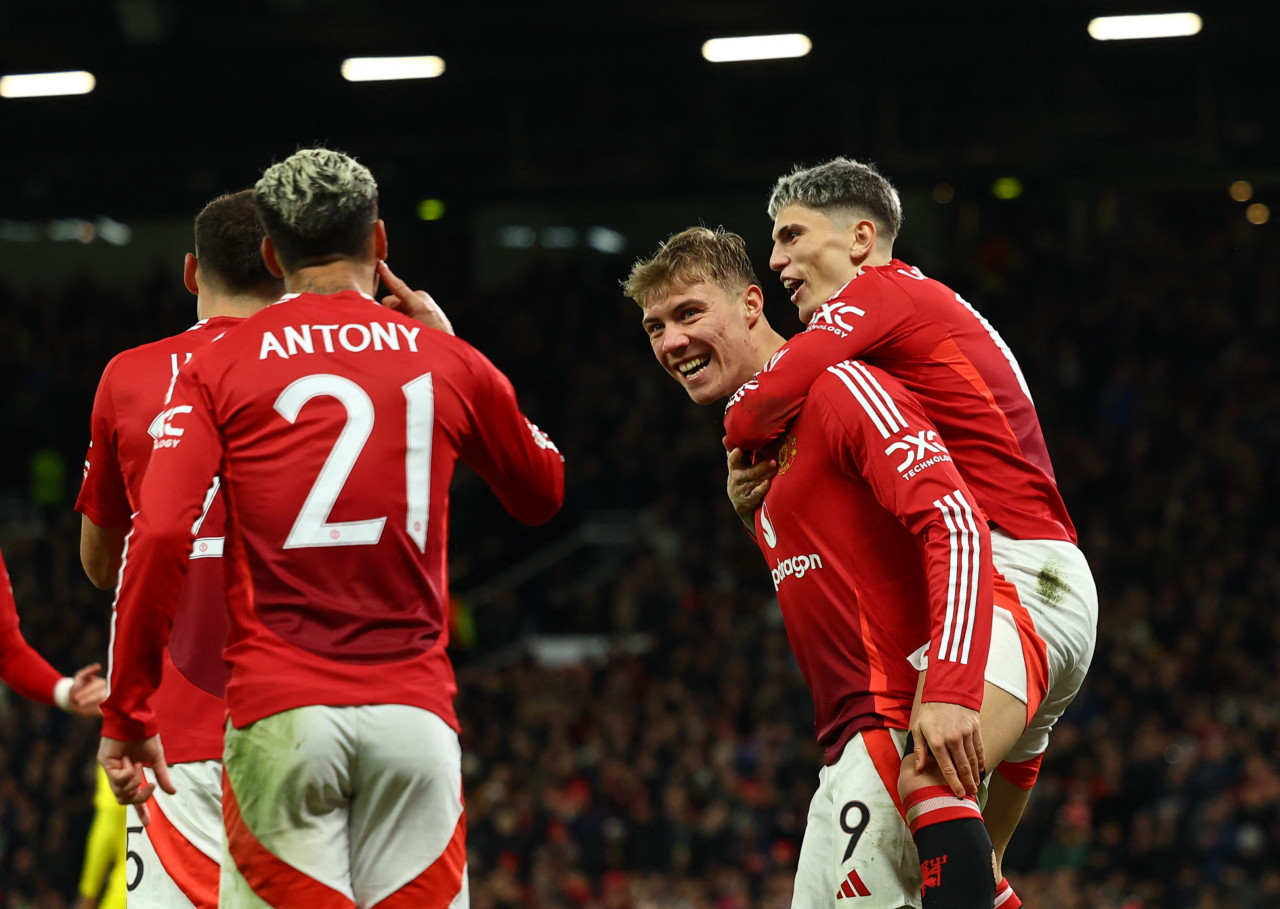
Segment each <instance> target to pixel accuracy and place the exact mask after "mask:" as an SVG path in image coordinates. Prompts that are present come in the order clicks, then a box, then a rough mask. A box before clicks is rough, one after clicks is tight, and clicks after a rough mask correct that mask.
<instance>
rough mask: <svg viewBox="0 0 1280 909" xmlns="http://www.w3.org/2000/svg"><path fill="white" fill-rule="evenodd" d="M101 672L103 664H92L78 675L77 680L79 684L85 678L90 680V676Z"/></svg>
mask: <svg viewBox="0 0 1280 909" xmlns="http://www.w3.org/2000/svg"><path fill="white" fill-rule="evenodd" d="M101 671H102V664H101V663H90V664H89V665H88V666H85V667H84V668H82V669H81V670H80V671H79V672H77V673H76V675H75V680H76V681H77V682H78V681H80V680H81V679H83V678H88V677H89V676H93V675H97V674H98V673H99V672H101Z"/></svg>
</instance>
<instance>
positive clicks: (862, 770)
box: [792, 729, 921, 907]
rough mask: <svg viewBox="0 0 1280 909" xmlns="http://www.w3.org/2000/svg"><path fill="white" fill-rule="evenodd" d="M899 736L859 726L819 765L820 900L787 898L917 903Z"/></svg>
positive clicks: (826, 902)
mask: <svg viewBox="0 0 1280 909" xmlns="http://www.w3.org/2000/svg"><path fill="white" fill-rule="evenodd" d="M906 738H907V734H906V731H905V730H900V729H895V730H886V729H870V730H866V731H865V732H863V733H861V734H860V735H856V736H854V737H853V738H852V739H851V740H850V741H849V744H847V745H846V746H845V749H844V753H843V754H841V755H840V759H839V760H838V761H836V763H835V764H832V765H831V766H830V767H828V768H826V770H827V772H828V782H827V790H828V792H827V800H826V804H825V806H824V807H825V808H826V811H827V812H828V819H827V821H826V824H825V828H826V830H827V831H829V833H830V839H829V845H828V847H827V855H826V857H825V859H826V862H827V868H828V869H829V871H828V873H827V875H826V880H825V885H826V890H825V891H824V892H823V893H822V894H821V897H822V898H821V900H818V901H812V902H806V903H800V902H798V901H796V900H793V902H792V905H793V906H800V905H804V906H830V905H832V903H833V901H838V900H846V899H850V900H857V902H856V903H851V904H850V905H867V906H884V907H907V906H910V907H919V906H920V905H921V902H920V862H919V859H918V858H917V856H916V849H915V845H914V844H913V843H912V840H911V831H910V830H909V829H908V828H907V824H906V820H905V817H904V812H903V807H902V803H901V801H900V800H899V799H898V797H897V791H896V783H897V774H898V763H899V760H900V757H901V755H902V748H903V746H904V744H905V742H906ZM808 837H809V832H808V830H806V831H805V839H806V841H807V840H808Z"/></svg>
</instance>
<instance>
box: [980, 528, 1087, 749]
mask: <svg viewBox="0 0 1280 909" xmlns="http://www.w3.org/2000/svg"><path fill="white" fill-rule="evenodd" d="M991 560H992V562H994V563H995V568H996V571H998V572H1000V573H1001V574H1002V575H1004V577H1005V579H1006V580H1007V581H1009V582H1010V583H1011V584H1013V586H1014V587H1016V588H1017V590H1018V599H1019V600H1020V601H1021V603H1022V605H1023V606H1024V607H1025V608H1026V610H1027V613H1028V614H1029V615H1030V617H1031V621H1032V622H1033V623H1034V624H1035V634H1036V636H1037V637H1038V638H1039V639H1040V641H1042V642H1043V644H1044V651H1045V658H1046V662H1047V672H1048V678H1047V683H1046V693H1045V695H1044V699H1043V700H1042V701H1041V702H1040V706H1039V707H1038V708H1037V709H1036V711H1035V713H1034V714H1033V715H1032V716H1031V719H1030V721H1029V722H1028V724H1027V730H1026V732H1024V733H1023V734H1022V737H1021V738H1019V739H1018V741H1017V742H1016V743H1015V744H1014V746H1013V748H1012V749H1011V750H1010V751H1009V754H1008V755H1007V756H1006V757H1005V761H1007V762H1009V763H1017V762H1020V761H1026V760H1029V759H1031V758H1034V757H1036V756H1038V755H1041V754H1043V753H1044V750H1045V748H1047V747H1048V745H1049V730H1051V729H1052V728H1053V725H1054V724H1055V723H1056V722H1058V719H1059V717H1061V716H1062V714H1063V712H1064V711H1065V710H1066V709H1067V706H1068V705H1069V704H1070V703H1071V701H1072V700H1073V699H1074V698H1075V696H1076V694H1077V693H1078V692H1079V691H1080V686H1081V685H1082V684H1084V677H1085V674H1086V673H1087V672H1088V671H1089V663H1090V662H1092V660H1093V648H1094V644H1095V643H1096V641H1097V636H1098V590H1097V587H1096V586H1095V585H1094V583H1093V572H1092V571H1090V570H1089V563H1088V562H1087V561H1085V557H1084V553H1082V552H1081V551H1080V550H1079V549H1078V548H1076V547H1075V546H1073V545H1071V544H1070V543H1067V542H1063V541H1059V540H1015V539H1014V538H1013V537H1011V536H1009V535H1008V534H1006V533H1004V532H1003V531H1000V530H994V531H992V532H991ZM1002 687H1003V686H1002Z"/></svg>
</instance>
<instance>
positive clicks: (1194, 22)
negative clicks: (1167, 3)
mask: <svg viewBox="0 0 1280 909" xmlns="http://www.w3.org/2000/svg"><path fill="white" fill-rule="evenodd" d="M1203 24H1204V23H1203V22H1202V21H1201V19H1200V17H1199V16H1197V15H1196V14H1195V13H1154V14H1152V15H1148V16H1099V17H1098V18H1097V19H1094V20H1092V21H1091V22H1090V23H1089V34H1090V35H1091V36H1092V37H1093V39H1094V40H1095V41H1129V40H1133V39H1135V38H1181V37H1184V36H1186V35H1196V34H1199V32H1200V27H1201V25H1203Z"/></svg>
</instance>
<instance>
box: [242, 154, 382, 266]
mask: <svg viewBox="0 0 1280 909" xmlns="http://www.w3.org/2000/svg"><path fill="white" fill-rule="evenodd" d="M254 197H255V198H256V200H257V203H258V210H259V213H260V214H261V216H262V223H263V225H264V226H265V228H266V231H267V236H269V237H270V238H271V243H272V245H273V246H274V247H275V251H276V255H277V256H278V257H279V259H280V264H281V265H282V266H284V268H285V269H286V270H288V271H293V270H296V269H298V268H302V267H305V266H308V265H318V264H324V263H326V262H329V261H332V260H333V259H337V258H345V257H358V256H361V255H363V254H364V252H365V250H366V248H367V244H368V242H369V231H370V230H371V229H372V227H373V225H374V222H376V221H377V220H378V184H377V183H376V182H374V179H373V175H372V174H371V173H369V169H368V168H367V167H365V166H364V165H363V164H360V163H359V162H357V161H356V160H355V159H354V158H352V157H351V156H349V155H345V154H343V153H342V152H340V151H334V150H332V149H328V148H304V149H302V150H301V151H298V152H295V153H294V154H292V155H290V156H289V157H288V158H286V159H285V160H283V161H281V162H280V163H279V164H273V165H272V166H271V167H269V168H267V170H266V172H265V173H264V174H263V175H262V179H261V180H259V181H258V182H257V184H256V185H255V186H254Z"/></svg>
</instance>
